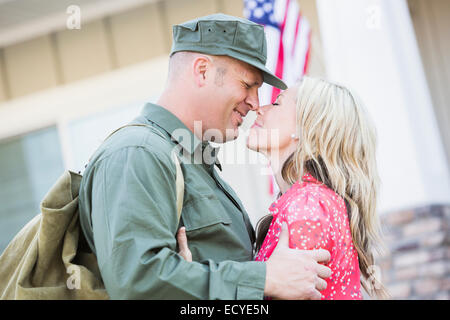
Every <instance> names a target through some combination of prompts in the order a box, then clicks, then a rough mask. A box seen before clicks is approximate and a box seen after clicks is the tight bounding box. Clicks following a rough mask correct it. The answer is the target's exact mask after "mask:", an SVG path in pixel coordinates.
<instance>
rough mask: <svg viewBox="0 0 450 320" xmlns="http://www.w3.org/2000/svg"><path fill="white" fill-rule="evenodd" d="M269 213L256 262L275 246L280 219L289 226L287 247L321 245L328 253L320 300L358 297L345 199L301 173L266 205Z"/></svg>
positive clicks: (358, 282)
mask: <svg viewBox="0 0 450 320" xmlns="http://www.w3.org/2000/svg"><path fill="white" fill-rule="evenodd" d="M269 211H270V213H271V214H272V215H273V220H272V223H271V225H270V227H269V230H268V232H267V235H266V238H265V239H264V242H263V244H262V246H261V249H260V250H259V252H258V254H257V255H256V258H255V260H256V261H266V260H267V259H269V257H270V255H271V254H272V252H273V250H274V249H275V247H276V245H277V243H278V238H279V236H280V232H281V225H282V222H283V221H285V222H286V223H287V225H288V229H289V247H290V248H297V249H299V250H312V249H319V248H323V249H326V250H328V251H329V252H330V254H331V259H330V262H329V263H328V267H330V268H331V271H332V275H331V277H330V278H328V279H327V288H326V289H325V290H323V291H322V292H321V293H322V300H343V299H345V300H359V299H362V294H361V284H360V271H359V264H358V254H357V252H356V249H355V247H354V245H353V241H352V236H351V232H350V226H349V221H348V216H347V211H346V207H345V202H344V200H343V199H342V197H340V196H339V195H338V194H337V193H335V192H334V191H333V190H331V189H330V188H328V187H326V186H325V185H324V184H322V183H320V182H318V181H317V180H316V179H315V178H314V177H312V176H311V175H309V174H305V175H304V176H303V177H302V179H300V180H299V181H297V182H296V183H295V184H294V185H292V187H291V188H290V189H289V190H288V191H287V192H285V193H284V194H283V195H282V196H281V197H280V198H279V199H277V200H276V201H275V202H273V203H272V205H271V206H270V208H269Z"/></svg>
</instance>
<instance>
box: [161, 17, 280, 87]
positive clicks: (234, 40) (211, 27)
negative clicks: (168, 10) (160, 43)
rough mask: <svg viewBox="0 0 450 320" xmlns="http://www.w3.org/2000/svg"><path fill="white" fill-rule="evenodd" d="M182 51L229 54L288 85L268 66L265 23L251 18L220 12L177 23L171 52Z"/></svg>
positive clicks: (268, 80)
mask: <svg viewBox="0 0 450 320" xmlns="http://www.w3.org/2000/svg"><path fill="white" fill-rule="evenodd" d="M179 51H193V52H200V53H205V54H210V55H224V56H229V57H232V58H235V59H238V60H240V61H243V62H245V63H248V64H249V65H252V66H254V67H255V68H257V69H259V70H261V72H262V74H263V79H264V82H266V83H268V84H270V85H272V86H274V87H277V88H280V89H283V90H284V89H286V88H287V86H286V84H285V83H284V82H283V81H282V80H281V79H279V78H278V77H276V76H275V75H274V74H272V72H270V70H269V69H267V68H266V61H267V42H266V37H265V34H264V27H263V26H262V25H260V24H257V23H254V22H252V21H250V20H247V19H243V18H238V17H233V16H229V15H226V14H222V13H218V14H213V15H209V16H205V17H201V18H197V19H194V20H190V21H187V22H184V23H181V24H178V25H174V26H173V42H172V50H171V52H170V56H172V55H173V54H174V53H175V52H179Z"/></svg>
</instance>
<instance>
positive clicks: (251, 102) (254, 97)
mask: <svg viewBox="0 0 450 320" xmlns="http://www.w3.org/2000/svg"><path fill="white" fill-rule="evenodd" d="M245 102H246V103H247V105H248V106H249V108H250V110H252V111H256V112H258V111H259V109H260V107H259V97H258V88H255V89H254V90H252V91H251V92H250V93H249V95H248V96H247V98H246V99H245Z"/></svg>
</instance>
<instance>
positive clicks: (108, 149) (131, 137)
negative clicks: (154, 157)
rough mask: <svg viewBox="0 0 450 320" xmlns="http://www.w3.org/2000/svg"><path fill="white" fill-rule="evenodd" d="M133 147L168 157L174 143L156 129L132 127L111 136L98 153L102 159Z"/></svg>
mask: <svg viewBox="0 0 450 320" xmlns="http://www.w3.org/2000/svg"><path fill="white" fill-rule="evenodd" d="M133 147H135V148H143V149H146V150H147V151H149V152H151V153H155V154H158V155H170V153H171V151H172V150H173V148H174V143H173V142H172V141H171V139H170V136H169V135H168V134H167V133H166V132H163V131H162V129H156V128H155V127H154V126H150V125H145V126H143V125H139V126H134V125H133V126H127V127H124V128H122V129H120V130H118V131H117V132H115V133H114V134H112V135H111V136H110V137H109V138H108V139H106V140H105V141H104V142H103V144H102V145H101V146H100V148H99V151H100V153H101V154H102V156H101V158H104V157H106V156H108V155H110V154H112V153H115V152H118V151H120V150H123V149H126V148H133Z"/></svg>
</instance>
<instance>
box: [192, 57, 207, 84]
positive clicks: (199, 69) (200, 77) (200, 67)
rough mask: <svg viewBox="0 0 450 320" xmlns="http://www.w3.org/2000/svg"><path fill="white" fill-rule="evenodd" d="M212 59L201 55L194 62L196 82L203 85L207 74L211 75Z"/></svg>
mask: <svg viewBox="0 0 450 320" xmlns="http://www.w3.org/2000/svg"><path fill="white" fill-rule="evenodd" d="M211 66H212V61H211V59H209V58H208V57H207V56H204V55H199V56H197V57H196V58H195V59H194V61H193V62H192V68H193V70H192V71H193V74H194V79H195V84H196V85H197V86H198V87H203V86H204V85H205V84H206V79H207V76H209V75H210V71H211Z"/></svg>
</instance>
